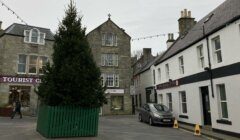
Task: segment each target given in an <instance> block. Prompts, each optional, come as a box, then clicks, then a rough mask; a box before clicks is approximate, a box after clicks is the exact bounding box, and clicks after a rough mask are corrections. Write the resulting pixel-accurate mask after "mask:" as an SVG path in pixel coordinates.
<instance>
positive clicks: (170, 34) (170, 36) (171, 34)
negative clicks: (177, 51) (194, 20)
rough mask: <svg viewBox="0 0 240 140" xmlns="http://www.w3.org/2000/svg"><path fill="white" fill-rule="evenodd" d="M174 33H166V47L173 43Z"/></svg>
mask: <svg viewBox="0 0 240 140" xmlns="http://www.w3.org/2000/svg"><path fill="white" fill-rule="evenodd" d="M174 41H175V40H174V34H173V33H169V34H168V40H167V48H169V47H170V46H172V44H173V43H174Z"/></svg>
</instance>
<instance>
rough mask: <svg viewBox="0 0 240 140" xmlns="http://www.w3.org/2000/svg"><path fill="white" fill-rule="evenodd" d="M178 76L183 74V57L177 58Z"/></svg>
mask: <svg viewBox="0 0 240 140" xmlns="http://www.w3.org/2000/svg"><path fill="white" fill-rule="evenodd" d="M178 62H179V70H180V74H184V62H183V56H181V57H179V58H178Z"/></svg>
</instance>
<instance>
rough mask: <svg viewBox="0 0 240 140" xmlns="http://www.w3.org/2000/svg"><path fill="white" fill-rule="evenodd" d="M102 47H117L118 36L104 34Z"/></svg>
mask: <svg viewBox="0 0 240 140" xmlns="http://www.w3.org/2000/svg"><path fill="white" fill-rule="evenodd" d="M102 45H103V46H117V35H115V34H113V33H104V34H102Z"/></svg>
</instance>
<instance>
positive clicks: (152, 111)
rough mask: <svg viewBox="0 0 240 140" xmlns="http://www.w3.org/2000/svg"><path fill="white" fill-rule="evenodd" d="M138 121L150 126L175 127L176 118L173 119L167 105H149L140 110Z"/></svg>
mask: <svg viewBox="0 0 240 140" xmlns="http://www.w3.org/2000/svg"><path fill="white" fill-rule="evenodd" d="M138 119H139V121H140V122H148V123H149V124H150V125H154V124H168V125H173V123H174V119H175V118H174V117H173V114H172V112H171V111H170V110H169V109H168V108H167V107H166V106H165V105H162V104H156V103H147V104H144V105H143V107H141V108H140V110H139V116H138Z"/></svg>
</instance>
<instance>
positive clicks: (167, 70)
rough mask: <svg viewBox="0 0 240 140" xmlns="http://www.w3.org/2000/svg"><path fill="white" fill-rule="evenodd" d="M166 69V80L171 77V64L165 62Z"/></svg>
mask: <svg viewBox="0 0 240 140" xmlns="http://www.w3.org/2000/svg"><path fill="white" fill-rule="evenodd" d="M165 71H166V80H169V79H170V70H169V64H168V63H167V64H165Z"/></svg>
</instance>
